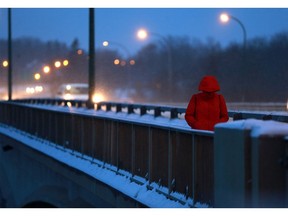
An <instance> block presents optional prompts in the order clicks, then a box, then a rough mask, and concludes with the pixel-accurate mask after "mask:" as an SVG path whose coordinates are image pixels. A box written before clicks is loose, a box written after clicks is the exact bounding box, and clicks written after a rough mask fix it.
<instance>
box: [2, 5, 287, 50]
mask: <svg viewBox="0 0 288 216" xmlns="http://www.w3.org/2000/svg"><path fill="white" fill-rule="evenodd" d="M88 12H89V10H88V8H87V7H78V8H75V7H72V8H71V7H70V8H55V7H54V8H38V7H36V8H29V7H28V8H21V7H20V8H19V7H15V8H12V37H13V38H19V37H23V36H28V37H36V38H40V39H41V40H43V41H48V40H59V41H61V42H65V43H67V45H70V44H71V43H72V41H73V40H74V39H75V38H78V39H79V41H80V46H81V48H84V49H87V47H88ZM222 12H228V13H229V14H230V15H232V16H234V17H236V18H237V19H239V20H240V21H241V23H242V24H243V26H244V28H245V30H246V32H247V39H248V40H249V39H252V38H255V37H267V38H268V39H269V38H270V37H271V36H273V35H274V34H276V33H278V32H283V31H288V22H287V21H288V8H232V9H231V8H230V9H229V8H209V7H208V8H192V7H190V8H187V7H186V8H184V7H183V8H96V9H95V27H96V42H95V43H96V48H97V49H99V48H104V47H103V46H102V42H103V41H104V40H108V41H110V42H111V43H110V45H111V48H112V46H114V48H115V49H122V52H126V54H127V50H128V52H129V54H134V53H136V52H137V51H138V50H139V49H140V48H141V47H143V46H144V45H146V44H147V43H149V42H151V41H157V40H158V41H159V37H158V38H157V37H156V36H155V35H156V34H158V35H161V36H163V37H166V36H175V37H179V39H182V40H183V39H185V40H194V39H195V40H199V41H201V42H203V43H206V42H207V40H211V39H212V40H215V41H219V42H220V43H221V45H222V46H227V45H228V44H230V43H231V42H237V43H243V29H242V28H241V26H240V24H239V23H237V22H236V21H235V20H230V22H228V23H225V24H224V23H221V22H220V20H219V15H220V14H221V13H222ZM0 23H1V26H2V27H0V28H2V29H1V31H0V38H3V37H4V38H5V37H7V30H6V29H7V28H6V27H7V9H5V8H4V9H0ZM140 28H146V29H147V30H148V31H150V32H152V35H150V37H149V38H148V39H147V40H145V41H141V40H139V39H138V38H137V37H136V32H137V30H138V29H140ZM154 33H155V34H154ZM120 45H121V46H120ZM121 47H122V48H121ZM123 47H125V50H124V49H123Z"/></svg>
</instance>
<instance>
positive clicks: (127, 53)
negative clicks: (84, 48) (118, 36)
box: [102, 41, 135, 65]
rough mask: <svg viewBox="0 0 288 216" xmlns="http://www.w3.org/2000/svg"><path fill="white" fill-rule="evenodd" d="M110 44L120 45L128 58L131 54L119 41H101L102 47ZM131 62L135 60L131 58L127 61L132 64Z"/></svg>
mask: <svg viewBox="0 0 288 216" xmlns="http://www.w3.org/2000/svg"><path fill="white" fill-rule="evenodd" d="M110 44H111V45H115V46H118V47H120V48H121V49H123V50H124V52H125V53H126V57H127V58H129V57H130V56H131V54H130V52H129V50H128V49H127V47H125V46H124V45H123V44H120V43H117V42H114V41H103V43H102V45H103V46H104V47H108V46H110ZM133 62H134V64H135V60H133V59H131V60H130V61H129V63H130V65H133Z"/></svg>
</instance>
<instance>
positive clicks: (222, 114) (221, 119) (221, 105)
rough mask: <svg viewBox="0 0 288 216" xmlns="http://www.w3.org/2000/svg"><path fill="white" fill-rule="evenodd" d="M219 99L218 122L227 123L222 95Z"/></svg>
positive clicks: (227, 118) (226, 112)
mask: <svg viewBox="0 0 288 216" xmlns="http://www.w3.org/2000/svg"><path fill="white" fill-rule="evenodd" d="M219 99H220V121H219V122H227V121H228V120H229V116H228V111H227V106H226V102H225V99H224V97H223V95H219Z"/></svg>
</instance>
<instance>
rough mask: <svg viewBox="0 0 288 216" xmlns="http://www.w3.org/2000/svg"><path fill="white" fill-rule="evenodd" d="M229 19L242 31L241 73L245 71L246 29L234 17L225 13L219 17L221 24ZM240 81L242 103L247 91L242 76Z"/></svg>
mask: <svg viewBox="0 0 288 216" xmlns="http://www.w3.org/2000/svg"><path fill="white" fill-rule="evenodd" d="M230 19H233V20H235V21H236V22H237V23H238V24H239V25H240V26H241V28H242V30H243V53H242V60H243V64H242V70H243V71H245V70H246V59H245V58H246V57H245V52H246V51H245V50H246V37H247V36H246V29H245V27H244V25H243V23H242V22H241V21H240V20H239V19H237V18H236V17H234V16H231V15H230V14H227V13H222V14H221V15H220V20H221V22H223V23H227V22H229V20H230ZM242 79H243V83H244V84H243V89H242V91H243V92H242V102H244V101H245V96H246V91H247V88H245V82H244V80H245V78H244V77H243V76H242Z"/></svg>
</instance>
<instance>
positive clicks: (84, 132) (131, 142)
mask: <svg viewBox="0 0 288 216" xmlns="http://www.w3.org/2000/svg"><path fill="white" fill-rule="evenodd" d="M36 102H37V104H36ZM42 102H44V101H42ZM54 102H56V101H53V103H54ZM57 103H63V101H57ZM65 103H66V102H65ZM75 103H76V102H75ZM43 104H45V103H43ZM43 104H40V103H39V101H35V102H33V103H31V101H30V102H29V103H27V102H25V101H21V102H20V101H12V102H8V101H7V102H6V101H5V102H0V122H1V123H3V124H6V125H9V126H12V127H15V128H17V129H19V130H22V131H25V132H27V133H29V134H32V135H35V136H37V137H38V138H42V139H45V140H48V141H50V142H53V143H55V144H57V145H58V146H60V147H61V148H63V149H70V150H72V151H73V153H74V154H75V155H76V156H79V157H86V156H88V157H90V158H92V159H91V162H95V161H98V160H99V161H102V162H103V164H104V165H103V164H102V165H101V166H104V167H106V168H109V169H114V171H115V172H117V173H119V174H122V175H127V172H129V173H130V174H129V175H130V177H129V178H130V180H131V181H135V182H137V183H138V184H143V185H144V184H145V185H147V188H148V189H150V190H152V189H155V190H156V191H158V192H159V193H162V194H164V195H165V196H167V197H168V198H169V199H174V200H177V201H179V202H180V203H182V204H183V205H190V206H191V207H194V206H195V205H196V203H202V204H205V205H207V206H213V202H214V195H213V194H214V191H213V190H214V189H213V182H214V177H213V176H214V173H213V163H214V162H213V132H209V131H197V130H191V129H190V128H189V127H187V128H180V127H173V126H171V125H170V126H169V125H165V124H164V125H163V124H157V122H153V120H151V119H150V120H149V121H142V120H141V119H140V120H138V121H133V120H131V119H126V118H120V117H119V116H115V118H114V117H113V116H112V117H111V115H106V116H105V115H103V113H106V112H103V111H100V110H99V107H101V109H102V106H104V105H105V106H106V110H109V105H111V109H112V108H113V107H114V104H111V103H108V104H101V105H100V106H98V107H97V108H98V110H97V108H96V109H95V110H94V111H93V110H89V109H84V110H83V109H78V110H80V111H79V112H77V109H73V111H71V110H70V109H71V107H68V106H66V107H65V106H64V107H62V108H61V109H59V108H55V106H43ZM77 106H78V107H83V106H85V105H84V104H82V105H80V104H78V105H77ZM51 107H54V108H55V109H52V108H51ZM107 107H108V108H107ZM116 107H117V106H116ZM121 107H122V108H124V106H121ZM143 107H144V106H141V107H140V110H141V109H142V111H143ZM138 108H139V107H138V106H134V109H138ZM145 108H146V109H147V110H148V109H150V108H151V107H149V106H145ZM116 109H117V108H116ZM167 109H168V108H167ZM85 110H86V111H87V112H85ZM161 110H162V111H166V108H164V109H161ZM168 110H169V109H168ZM99 111H100V112H101V114H97V113H99ZM142 114H143V113H142ZM116 117H117V118H116ZM143 118H144V116H143ZM183 121H184V120H183ZM113 167H115V168H113Z"/></svg>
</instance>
